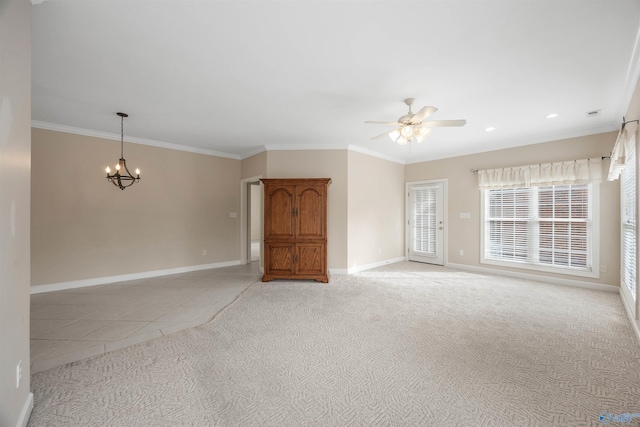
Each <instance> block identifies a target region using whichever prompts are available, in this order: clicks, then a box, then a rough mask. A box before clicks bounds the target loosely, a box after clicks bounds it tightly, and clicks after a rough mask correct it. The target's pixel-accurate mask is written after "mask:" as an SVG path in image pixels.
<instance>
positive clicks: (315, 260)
mask: <svg viewBox="0 0 640 427" xmlns="http://www.w3.org/2000/svg"><path fill="white" fill-rule="evenodd" d="M325 247H326V244H324V243H298V244H296V250H295V252H296V255H295V258H294V263H295V270H296V274H298V275H301V276H304V275H311V276H317V275H322V274H325V273H326V267H325V262H326V259H325V255H324V253H325V251H326V249H325Z"/></svg>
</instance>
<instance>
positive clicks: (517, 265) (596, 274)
mask: <svg viewBox="0 0 640 427" xmlns="http://www.w3.org/2000/svg"><path fill="white" fill-rule="evenodd" d="M480 263H481V264H488V265H495V266H499V267H507V268H514V269H518V270H530V271H539V272H541V273H553V274H562V275H566V276H577V277H590V278H593V279H599V278H600V271H598V270H597V269H593V270H592V271H587V270H577V269H570V268H561V267H547V266H542V265H535V264H527V263H523V262H510V261H499V260H494V259H486V258H481V259H480Z"/></svg>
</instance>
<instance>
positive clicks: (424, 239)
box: [407, 182, 444, 265]
mask: <svg viewBox="0 0 640 427" xmlns="http://www.w3.org/2000/svg"><path fill="white" fill-rule="evenodd" d="M408 197H409V212H410V214H409V220H408V224H407V226H408V227H409V233H408V238H409V244H408V250H409V260H410V261H419V262H426V263H429V264H438V265H443V264H444V254H443V253H444V244H443V242H444V204H443V197H444V183H442V182H437V183H433V184H415V185H410V186H409V193H408Z"/></svg>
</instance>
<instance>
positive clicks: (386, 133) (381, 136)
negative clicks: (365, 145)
mask: <svg viewBox="0 0 640 427" xmlns="http://www.w3.org/2000/svg"><path fill="white" fill-rule="evenodd" d="M391 132H393V131H391ZM391 132H385V133H383V134H380V135H378V136H374V137H373V138H371V139H382V138H384V137H387V138H389V134H390V133H391Z"/></svg>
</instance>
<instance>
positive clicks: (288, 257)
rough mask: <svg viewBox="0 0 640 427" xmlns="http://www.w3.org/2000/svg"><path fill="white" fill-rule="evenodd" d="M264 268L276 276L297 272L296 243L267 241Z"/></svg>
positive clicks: (291, 274)
mask: <svg viewBox="0 0 640 427" xmlns="http://www.w3.org/2000/svg"><path fill="white" fill-rule="evenodd" d="M264 247H265V252H264V253H265V257H264V268H265V271H266V272H268V273H269V274H272V275H274V276H284V277H287V276H293V275H294V274H295V262H294V260H295V257H296V249H295V244H293V243H287V242H282V243H280V242H276V243H265V245H264Z"/></svg>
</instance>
